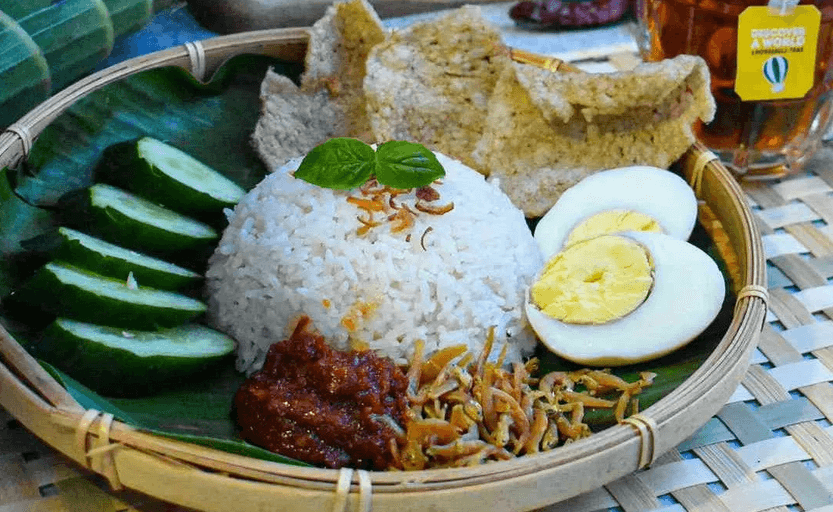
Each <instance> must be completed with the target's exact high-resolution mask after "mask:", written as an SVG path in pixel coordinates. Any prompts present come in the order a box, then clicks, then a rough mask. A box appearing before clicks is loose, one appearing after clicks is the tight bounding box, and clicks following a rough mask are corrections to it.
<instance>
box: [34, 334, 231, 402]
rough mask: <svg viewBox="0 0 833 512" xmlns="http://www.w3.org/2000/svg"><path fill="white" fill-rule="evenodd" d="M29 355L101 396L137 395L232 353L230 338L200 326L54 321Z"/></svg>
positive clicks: (187, 376)
mask: <svg viewBox="0 0 833 512" xmlns="http://www.w3.org/2000/svg"><path fill="white" fill-rule="evenodd" d="M33 351H34V352H35V354H36V355H37V356H38V357H41V358H43V359H44V360H46V361H47V362H49V363H52V364H54V365H55V366H56V367H58V368H60V369H61V370H63V371H65V372H67V373H68V374H69V375H70V376H72V377H73V378H75V379H76V380H78V381H79V382H81V383H82V384H85V385H86V386H88V387H90V388H91V389H93V390H94V391H96V392H98V393H99V394H102V395H106V396H134V397H135V396H143V395H145V396H146V395H149V394H152V393H155V392H157V391H159V390H161V389H163V388H165V387H168V386H175V385H177V384H178V383H186V382H189V381H191V380H193V378H194V376H195V375H196V374H199V373H203V372H206V371H210V369H211V367H212V366H213V365H215V364H217V363H219V362H220V361H222V360H224V359H225V358H226V357H228V356H229V355H231V354H232V352H233V351H234V340H232V338H230V337H228V336H226V335H225V334H222V333H220V332H217V331H215V330H213V329H210V328H208V327H205V326H203V325H199V324H185V325H181V326H177V327H173V328H170V329H163V330H159V331H133V330H131V331H126V330H123V329H118V328H113V327H105V326H100V325H95V324H90V323H85V322H78V321H75V320H70V319H67V318H58V319H56V320H55V321H54V322H53V323H52V324H50V325H49V326H48V327H47V328H46V329H45V330H44V331H43V333H42V335H41V336H40V340H39V341H38V342H37V343H36V344H35V345H34V347H33Z"/></svg>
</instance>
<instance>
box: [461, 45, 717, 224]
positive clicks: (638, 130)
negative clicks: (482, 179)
mask: <svg viewBox="0 0 833 512" xmlns="http://www.w3.org/2000/svg"><path fill="white" fill-rule="evenodd" d="M714 108H715V106H714V98H713V97H712V95H711V92H710V90H709V74H708V70H707V68H706V65H705V62H704V61H703V60H702V59H700V58H699V57H692V56H680V57H677V58H675V59H668V60H665V61H663V62H660V63H646V64H641V65H640V66H637V68H635V69H634V70H632V71H628V72H618V73H606V74H589V73H569V72H557V73H553V72H550V71H547V70H544V69H540V68H536V67H534V66H530V65H526V64H521V63H512V64H511V65H510V66H507V67H505V68H504V72H503V73H502V74H501V79H500V81H499V83H498V84H497V86H496V88H495V92H494V94H493V95H492V99H491V102H490V107H489V115H488V119H487V121H486V126H485V130H484V133H483V137H482V138H481V139H480V141H479V142H478V144H477V147H476V150H475V153H474V159H475V161H476V163H477V166H478V167H479V168H481V169H484V170H485V171H486V172H487V173H488V174H489V176H491V177H495V178H498V179H499V180H500V183H501V188H502V189H503V190H504V191H505V192H506V193H507V194H508V195H509V197H510V198H511V199H512V201H513V202H514V203H515V204H516V205H517V206H518V207H519V208H521V209H522V210H524V213H525V214H526V215H527V216H529V217H535V216H539V215H542V214H544V213H545V212H546V211H547V210H548V209H549V208H550V207H551V206H552V204H554V203H555V200H556V199H557V198H558V197H559V196H560V195H561V193H562V192H563V191H564V190H566V189H567V188H569V187H570V186H572V185H574V184H575V183H577V182H578V181H579V180H580V179H581V178H583V177H585V176H587V175H588V174H591V173H593V172H596V171H598V170H602V169H608V168H614V167H621V166H626V165H636V164H641V165H654V166H657V167H663V168H665V167H668V166H669V165H671V163H673V162H674V161H675V160H677V159H678V158H679V157H680V156H681V155H682V154H683V153H684V152H685V151H686V150H687V149H688V148H689V147H690V146H691V144H692V143H693V142H694V140H695V138H694V134H693V132H692V125H693V123H694V122H695V121H696V119H698V118H700V119H703V120H704V121H709V120H711V118H712V117H713V116H714Z"/></svg>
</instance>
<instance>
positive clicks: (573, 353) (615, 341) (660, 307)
mask: <svg viewBox="0 0 833 512" xmlns="http://www.w3.org/2000/svg"><path fill="white" fill-rule="evenodd" d="M621 235H622V236H627V237H629V238H631V239H633V240H635V241H637V242H638V243H640V244H642V245H643V246H644V247H645V248H647V250H648V251H649V252H650V254H651V257H652V258H653V261H654V285H653V288H652V289H651V291H650V293H649V295H648V297H647V298H646V299H645V301H644V302H643V303H642V304H641V305H639V306H638V307H637V308H636V309H635V310H634V311H632V312H631V313H629V314H627V315H625V316H623V317H622V318H619V319H616V320H613V321H611V322H608V323H605V324H598V325H589V324H567V323H564V322H561V321H558V320H556V319H554V318H552V317H549V316H547V315H545V314H544V313H542V312H541V310H540V309H538V307H537V306H535V305H534V304H533V303H532V301H531V300H529V298H528V299H527V303H526V313H527V317H528V319H529V322H530V324H531V325H532V328H533V329H534V330H535V332H536V333H537V334H538V338H539V339H540V341H541V342H542V343H543V344H544V345H546V346H547V348H549V349H550V350H551V351H552V352H554V353H556V354H558V355H559V356H561V357H563V358H565V359H568V360H570V361H574V362H576V363H579V364H584V365H590V366H620V365H625V364H631V363H637V362H641V361H646V360H649V359H653V358H657V357H661V356H663V355H665V354H668V353H669V352H671V351H673V350H676V349H678V348H680V347H682V346H683V345H685V344H686V343H688V342H689V341H691V340H692V339H694V338H696V337H697V335H699V334H700V333H701V332H703V331H704V330H705V329H706V327H708V326H709V324H710V323H711V322H712V321H713V320H714V319H715V317H716V316H717V314H718V312H719V311H720V308H721V306H722V304H723V299H724V296H725V293H726V288H725V283H724V279H723V274H722V273H721V272H720V269H719V268H718V267H717V264H716V263H715V262H714V260H712V258H711V257H709V255H707V254H706V253H705V252H703V251H702V250H700V249H699V248H698V247H696V246H694V245H692V244H689V243H688V242H685V241H682V240H679V239H676V238H674V237H671V236H669V235H665V234H661V233H646V232H634V231H628V232H625V233H621Z"/></svg>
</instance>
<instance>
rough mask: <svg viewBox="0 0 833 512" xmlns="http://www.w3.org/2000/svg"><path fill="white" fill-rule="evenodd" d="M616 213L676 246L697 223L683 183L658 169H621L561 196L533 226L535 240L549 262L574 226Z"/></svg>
mask: <svg viewBox="0 0 833 512" xmlns="http://www.w3.org/2000/svg"><path fill="white" fill-rule="evenodd" d="M617 209H621V210H632V211H636V212H640V213H643V214H645V215H648V216H650V217H652V218H653V219H655V220H656V221H657V222H658V223H659V225H660V227H661V228H662V230H663V232H664V233H666V234H667V235H669V236H672V237H674V238H678V239H680V240H688V238H689V236H691V231H692V229H694V223H695V222H696V221H697V198H696V197H695V196H694V191H693V190H692V189H691V187H690V186H689V185H688V183H686V181H685V180H684V179H683V178H681V177H680V176H678V175H676V174H674V173H673V172H670V171H667V170H665V169H660V168H659V167H650V166H642V165H639V166H632V167H621V168H618V169H610V170H606V171H600V172H597V173H595V174H591V175H590V176H588V177H586V178H584V179H583V180H581V181H580V182H578V183H576V184H575V185H573V186H572V187H570V188H569V189H567V190H565V191H564V193H563V194H561V196H560V197H559V198H558V201H556V203H555V204H554V205H553V207H552V208H551V209H550V210H549V211H548V212H547V213H546V214H545V215H544V216H543V217H542V218H541V220H540V221H539V222H538V224H537V226H536V227H535V234H534V236H535V240H536V241H537V242H538V245H539V246H540V247H541V251H542V252H543V254H544V257H545V258H549V257H550V256H552V255H553V254H555V253H556V252H558V251H560V250H561V249H562V247H563V246H564V243H565V241H566V240H567V237H568V235H569V234H570V231H572V230H573V228H574V227H575V226H576V225H577V224H579V223H580V222H582V221H583V220H585V219H587V218H588V217H590V216H592V215H595V214H597V213H600V212H604V211H608V210H617Z"/></svg>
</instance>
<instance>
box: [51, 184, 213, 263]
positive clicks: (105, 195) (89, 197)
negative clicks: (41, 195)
mask: <svg viewBox="0 0 833 512" xmlns="http://www.w3.org/2000/svg"><path fill="white" fill-rule="evenodd" d="M59 205H60V207H62V208H63V209H64V210H65V211H64V216H63V221H64V222H63V224H65V225H67V226H70V227H74V228H78V229H81V230H84V231H88V232H91V233H93V234H95V235H97V236H100V237H101V238H103V239H105V240H107V241H108V242H111V243H114V244H117V245H121V246H122V247H126V248H128V249H134V250H137V251H142V252H151V253H168V254H170V253H175V252H178V251H183V250H189V249H202V248H204V247H206V246H207V245H208V244H210V243H211V242H212V241H214V240H216V239H217V237H218V235H217V231H215V230H214V229H213V228H212V227H211V226H209V225H207V224H205V223H202V222H200V221H198V220H195V219H192V218H190V217H187V216H185V215H182V214H180V213H177V212H174V211H173V210H170V209H168V208H165V207H162V206H159V205H157V204H154V203H152V202H150V201H148V200H146V199H142V198H140V197H138V196H135V195H133V194H130V193H128V192H125V191H123V190H121V189H119V188H116V187H112V186H110V185H105V184H102V183H98V184H95V185H93V186H91V187H89V188H87V189H84V190H81V191H75V192H70V194H68V195H67V196H65V197H64V198H62V200H61V202H60V203H59Z"/></svg>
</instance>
